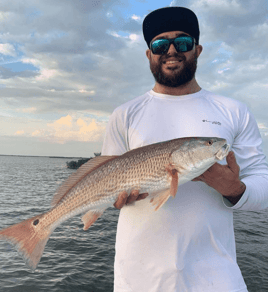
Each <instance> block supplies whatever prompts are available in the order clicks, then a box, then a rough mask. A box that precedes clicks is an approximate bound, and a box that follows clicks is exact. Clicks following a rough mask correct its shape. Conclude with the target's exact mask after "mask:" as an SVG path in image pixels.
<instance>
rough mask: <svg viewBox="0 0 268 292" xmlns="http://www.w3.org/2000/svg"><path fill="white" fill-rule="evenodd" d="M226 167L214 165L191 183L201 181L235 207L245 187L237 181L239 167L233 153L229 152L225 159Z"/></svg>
mask: <svg viewBox="0 0 268 292" xmlns="http://www.w3.org/2000/svg"><path fill="white" fill-rule="evenodd" d="M226 161H227V165H221V164H219V163H215V164H214V165H212V166H211V167H210V168H209V169H208V170H207V171H206V172H204V173H203V174H202V175H200V176H198V177H196V178H194V179H193V181H202V182H204V183H206V184H207V185H209V186H210V187H212V188H214V189H215V190H216V191H218V192H219V193H221V194H222V195H223V196H224V197H225V198H226V199H228V200H229V201H230V202H231V203H232V204H233V205H235V204H236V203H237V202H238V201H239V200H240V198H241V197H242V195H243V193H244V192H245V190H246V186H245V184H244V183H243V182H241V181H240V179H239V170H240V168H239V165H238V164H237V162H236V159H235V155H234V152H232V151H230V152H229V153H228V155H227V157H226Z"/></svg>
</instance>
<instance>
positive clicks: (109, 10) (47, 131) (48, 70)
mask: <svg viewBox="0 0 268 292" xmlns="http://www.w3.org/2000/svg"><path fill="white" fill-rule="evenodd" d="M266 2H267V1H265V0H256V1H251V0H243V1H242V0H219V1H213V0H180V1H179V0H173V1H171V0H170V1H169V2H168V1H164V2H163V1H162V2H161V3H157V2H153V1H141V0H139V1H135V2H133V1H117V0H101V1H97V0H96V1H93V0H90V1H89V0H58V1H52V0H47V1H42V0H35V1H33V0H27V1H19V0H2V1H1V8H0V23H1V26H2V27H3V30H2V34H1V44H2V46H0V53H1V56H0V58H2V59H1V62H0V72H1V73H0V75H1V81H0V88H1V90H0V107H1V109H3V108H7V110H5V111H4V114H5V117H6V119H5V120H2V119H0V120H1V122H3V123H2V125H6V128H5V129H1V133H2V134H3V135H9V137H13V136H14V133H16V132H17V131H22V130H23V131H24V133H23V134H22V135H20V136H18V135H17V136H16V137H17V138H18V137H20V138H21V139H22V138H25V139H26V138H27V137H28V138H29V139H31V141H37V140H38V141H39V140H40V141H41V140H42V141H44V143H47V141H50V142H51V143H52V142H53V143H65V145H67V144H68V143H73V142H72V141H75V139H77V141H81V142H89V143H93V142H91V141H99V142H96V143H100V141H101V139H102V138H101V137H103V132H104V129H105V125H106V122H107V120H108V117H109V115H110V113H111V112H112V111H113V110H114V108H115V107H117V106H119V105H120V104H122V103H124V102H126V101H129V100H130V99H132V98H134V97H136V96H139V95H142V94H144V93H145V92H146V91H148V90H150V89H151V88H152V87H153V86H154V79H153V77H152V74H151V72H150V69H149V62H148V60H147V58H146V55H145V51H146V49H147V46H146V43H145V42H144V40H143V35H142V20H143V19H144V17H145V15H146V14H147V13H148V12H150V11H151V10H153V9H157V8H160V7H161V6H185V7H188V8H190V9H192V10H193V11H195V12H196V14H197V16H198V18H199V24H200V31H201V37H200V43H201V44H202V45H203V47H204V49H203V52H202V54H201V56H200V58H199V60H198V70H197V74H196V77H197V80H198V82H199V83H200V85H201V87H203V88H204V89H207V90H211V91H213V92H215V93H218V94H222V95H225V96H229V97H232V98H236V99H238V100H240V101H242V102H245V103H246V104H247V105H248V106H249V108H250V109H251V111H252V112H253V113H254V115H255V117H256V118H257V120H258V122H259V123H263V124H265V125H267V124H268V118H267V113H266V111H267V110H266V109H267V107H268V99H267V98H266V95H267V84H268V57H267V50H268V39H267V37H266V36H267V33H268V22H267V16H266V14H267V9H266V5H267V3H266ZM134 4H135V5H134ZM136 7H139V9H137V8H136ZM8 63H10V64H13V65H12V66H13V67H11V66H10V67H8V66H5V65H4V64H8ZM1 64H2V65H1ZM19 64H20V65H21V64H24V65H25V67H23V66H22V67H23V71H20V72H18V71H17V72H15V71H14V70H13V68H14V66H17V65H19ZM68 116H70V117H71V119H69V120H68ZM8 117H10V120H7V118H8ZM0 118H1V117H0ZM61 118H62V120H61ZM79 119H81V120H79ZM56 121H58V122H56ZM60 121H61V122H64V121H65V122H66V124H64V123H62V124H61V123H60ZM68 123H69V124H68ZM2 127H4V126H2ZM23 141H25V140H23ZM55 145H56V144H55ZM68 145H69V144H68Z"/></svg>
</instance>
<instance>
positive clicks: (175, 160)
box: [0, 137, 229, 269]
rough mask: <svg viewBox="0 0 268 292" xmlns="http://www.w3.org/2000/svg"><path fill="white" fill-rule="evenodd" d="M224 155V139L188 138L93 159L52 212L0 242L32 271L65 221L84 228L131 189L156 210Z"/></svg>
mask: <svg viewBox="0 0 268 292" xmlns="http://www.w3.org/2000/svg"><path fill="white" fill-rule="evenodd" d="M228 151H229V145H227V144H226V140H225V139H222V138H204V137H188V138H179V139H174V140H170V141H166V142H161V143H156V144H152V145H148V146H144V147H140V148H137V149H134V150H131V151H129V152H126V153H125V154H123V155H121V156H99V157H96V158H94V159H91V160H89V161H88V162H87V163H85V164H84V165H82V166H81V167H80V168H79V169H78V170H77V171H76V172H75V173H74V174H72V175H71V176H70V177H69V178H68V179H67V180H66V181H65V182H64V183H63V185H62V186H60V187H59V189H58V190H57V192H56V194H55V196H54V198H53V200H52V208H51V210H49V211H48V212H46V213H44V214H41V215H37V216H35V217H32V218H30V219H28V220H25V221H22V222H21V223H18V224H15V225H12V226H11V227H8V228H6V229H3V230H1V231H0V239H2V240H7V241H9V242H11V243H13V244H14V245H15V247H16V248H17V250H18V251H19V252H20V254H22V256H23V257H24V259H25V261H26V263H27V264H28V265H29V266H30V267H31V268H32V269H35V268H36V266H37V264H38V263H39V261H40V258H41V256H42V254H43V251H44V248H45V245H46V243H47V241H48V239H49V237H50V235H51V233H52V232H53V231H54V230H55V228H56V227H57V226H59V225H60V224H61V223H62V222H64V221H65V220H67V219H68V218H70V217H73V216H75V215H77V214H81V213H84V215H83V217H82V221H83V223H84V230H86V229H88V228H89V227H90V226H91V225H92V224H93V223H94V222H95V221H96V220H97V219H98V218H99V217H100V216H101V215H102V214H103V212H104V211H105V209H107V208H108V207H111V206H113V204H114V203H115V202H116V200H117V198H118V196H119V194H120V193H122V192H124V191H126V192H127V193H128V194H130V192H131V191H132V190H138V191H139V193H149V196H150V197H151V200H150V202H151V203H152V204H153V205H154V206H155V210H158V209H159V208H160V207H161V206H162V205H163V204H164V203H165V202H166V201H167V200H168V198H169V197H170V196H173V197H175V195H176V193H177V188H178V185H181V184H183V183H185V182H188V181H190V180H192V179H193V178H195V177H197V176H199V175H201V174H202V173H203V172H204V171H206V170H207V169H208V168H209V167H210V166H212V165H213V164H214V163H215V162H216V161H217V160H222V159H223V158H224V157H225V156H226V155H227V154H228ZM133 208H135V207H134V206H133Z"/></svg>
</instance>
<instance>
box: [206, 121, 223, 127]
mask: <svg viewBox="0 0 268 292" xmlns="http://www.w3.org/2000/svg"><path fill="white" fill-rule="evenodd" d="M202 122H203V123H210V124H212V125H218V126H221V122H218V121H209V120H202Z"/></svg>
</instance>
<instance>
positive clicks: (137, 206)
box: [102, 7, 268, 292]
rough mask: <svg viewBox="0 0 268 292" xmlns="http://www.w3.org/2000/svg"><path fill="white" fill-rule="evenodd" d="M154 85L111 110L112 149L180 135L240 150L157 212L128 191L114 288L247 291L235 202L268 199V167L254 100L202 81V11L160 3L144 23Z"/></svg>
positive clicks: (118, 291) (246, 206) (261, 203)
mask: <svg viewBox="0 0 268 292" xmlns="http://www.w3.org/2000/svg"><path fill="white" fill-rule="evenodd" d="M143 33H144V38H145V41H146V42H147V45H148V50H147V51H146V56H147V58H148V59H149V62H150V68H151V71H152V74H153V76H154V78H155V86H154V88H153V89H152V90H150V91H148V92H147V93H145V94H144V95H142V96H139V97H137V98H135V99H133V100H131V101H129V102H127V103H125V104H123V105H121V106H119V107H118V108H117V109H115V111H114V112H113V114H112V115H111V117H110V120H109V123H108V126H107V130H106V136H105V140H104V144H103V149H102V154H103V155H121V154H123V153H125V152H126V151H129V150H131V149H134V148H137V147H141V146H145V145H148V144H152V143H156V142H162V141H166V140H171V139H175V138H180V137H191V136H193V137H194V136H199V137H200V136H204V137H220V138H224V139H226V140H227V143H228V144H230V145H231V147H232V151H231V152H230V153H229V154H228V156H227V158H226V161H227V163H226V162H225V161H224V162H220V163H216V164H214V165H213V166H212V167H211V168H210V169H209V170H207V171H206V172H205V173H204V174H202V175H201V176H200V177H198V178H196V179H194V181H190V182H188V183H185V184H184V185H182V186H180V187H179V188H178V191H177V194H176V197H175V198H174V199H169V200H168V201H167V202H166V203H165V204H164V206H163V207H162V208H161V209H159V210H158V211H157V212H155V211H154V207H153V206H152V205H151V204H150V201H149V199H148V198H146V196H147V194H139V190H133V191H132V192H131V193H130V194H127V193H126V192H124V193H122V194H121V195H120V197H119V199H118V201H117V202H116V203H115V207H117V208H119V209H121V208H122V207H123V208H122V209H121V211H120V216H119V221H118V227H117V236H116V255H115V265H114V275H115V280H114V292H130V291H132V292H238V291H239V292H246V291H247V288H246V285H245V282H244V280H243V277H242V274H241V271H240V269H239V267H238V265H237V261H236V249H235V237H234V229H233V212H234V210H262V209H264V208H267V207H268V193H267V189H268V167H267V163H266V161H265V156H264V154H263V151H262V149H261V143H262V139H261V136H260V133H259V130H258V127H257V123H256V121H255V119H254V117H253V116H252V114H251V113H250V112H249V110H248V108H247V107H246V105H244V104H243V103H241V102H239V101H237V100H233V99H230V98H227V97H224V96H220V95H217V94H214V93H211V92H209V91H207V90H205V89H202V88H201V87H200V86H199V85H198V83H197V81H196V79H195V72H196V67H197V60H198V58H199V56H200V54H201V52H202V46H201V45H200V44H199V25H198V20H197V17H196V15H195V14H194V12H192V11H191V10H189V9H187V8H183V7H168V8H161V9H158V10H155V11H153V12H151V13H150V14H149V15H147V16H146V18H145V19H144V22H143Z"/></svg>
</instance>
